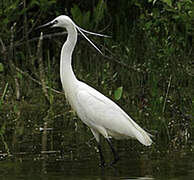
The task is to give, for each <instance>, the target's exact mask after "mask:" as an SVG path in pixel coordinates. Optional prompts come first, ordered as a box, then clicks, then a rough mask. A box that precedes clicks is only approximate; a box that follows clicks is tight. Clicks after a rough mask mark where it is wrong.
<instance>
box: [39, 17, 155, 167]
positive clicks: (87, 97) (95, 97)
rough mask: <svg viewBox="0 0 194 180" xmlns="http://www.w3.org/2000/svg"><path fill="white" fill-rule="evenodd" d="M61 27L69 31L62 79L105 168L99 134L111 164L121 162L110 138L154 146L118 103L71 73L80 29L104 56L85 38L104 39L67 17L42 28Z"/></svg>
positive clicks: (62, 59) (61, 61) (66, 91)
mask: <svg viewBox="0 0 194 180" xmlns="http://www.w3.org/2000/svg"><path fill="white" fill-rule="evenodd" d="M43 27H62V28H66V30H67V32H68V36H67V40H66V42H65V43H64V44H63V47H62V50H61V57H60V78H61V83H62V86H63V90H64V91H65V96H66V99H67V100H68V102H69V103H70V105H71V107H72V108H73V109H74V110H75V111H76V112H77V114H78V116H79V118H80V119H81V120H82V121H83V122H84V123H85V124H86V125H87V126H88V127H89V128H90V129H91V131H92V133H93V135H94V137H95V138H96V141H97V144H98V146H97V147H98V150H99V155H100V163H101V165H102V166H104V165H105V160H104V157H103V154H102V149H101V144H100V135H102V136H104V138H105V139H106V141H107V142H108V144H109V146H110V148H111V151H112V153H113V156H114V160H113V162H112V163H111V164H114V163H116V162H117V161H118V160H119V156H118V154H117V152H116V151H115V149H114V148H113V145H112V143H111V140H110V138H111V137H113V138H115V139H130V138H132V139H137V140H138V141H139V142H140V143H142V144H143V145H145V146H150V145H151V144H152V139H151V138H150V136H151V135H150V134H149V133H147V132H146V131H145V130H143V129H142V128H141V127H140V126H139V125H138V124H137V123H135V122H134V121H133V120H132V119H131V118H130V117H129V116H128V115H127V114H126V113H125V112H124V111H123V110H122V109H121V108H120V107H119V106H118V105H117V104H116V103H114V102H113V101H112V100H110V99H109V98H108V97H106V96H104V95H103V94H101V93H100V92H98V91H97V90H95V89H94V88H92V87H90V86H88V85H87V84H85V83H84V82H81V81H79V80H78V79H77V78H76V76H75V74H74V72H73V70H72V65H71V64H72V63H71V61H72V53H73V50H74V48H75V45H76V42H77V30H78V31H79V32H80V33H81V34H82V35H83V36H84V37H85V38H86V39H87V40H88V41H89V42H90V43H91V44H92V45H93V46H94V47H95V48H96V49H97V50H98V51H99V52H100V53H101V51H100V50H99V49H98V48H97V47H96V46H95V45H94V44H93V43H92V42H91V41H90V40H89V39H88V38H87V37H86V36H85V34H84V32H85V33H88V34H93V35H97V36H105V35H101V34H97V33H93V32H89V31H86V30H84V29H82V28H80V27H78V26H77V25H76V24H75V23H74V22H73V21H72V20H71V19H70V18H69V17H68V16H66V15H60V16H58V17H57V18H55V19H54V20H53V21H51V22H49V23H47V24H44V25H42V26H40V27H39V28H43Z"/></svg>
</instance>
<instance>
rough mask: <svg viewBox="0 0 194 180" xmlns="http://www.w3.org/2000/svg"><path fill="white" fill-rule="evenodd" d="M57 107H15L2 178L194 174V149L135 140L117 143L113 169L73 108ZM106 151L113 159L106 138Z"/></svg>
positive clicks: (127, 178) (97, 179) (1, 155)
mask: <svg viewBox="0 0 194 180" xmlns="http://www.w3.org/2000/svg"><path fill="white" fill-rule="evenodd" d="M59 109H60V108H59ZM54 111H56V109H52V107H51V108H50V109H42V110H41V108H40V109H39V110H38V111H37V108H34V109H33V108H32V107H31V108H29V109H25V111H24V109H23V110H20V109H17V110H16V113H15V115H16V118H15V121H16V122H15V126H14V127H9V126H8V124H9V119H8V120H7V122H8V123H7V125H6V126H7V132H4V134H3V136H4V137H5V138H4V139H5V142H4V143H2V142H1V146H0V160H1V161H0V179H1V180H9V179H10V180H14V179H16V180H19V179H29V180H35V179H43V180H44V179H45V180H50V179H55V180H62V179H67V180H77V179H86V180H87V179H88V180H89V179H92V180H105V179H106V180H109V179H112V180H116V179H123V180H152V179H167V180H168V179H180V180H183V179H184V180H186V179H188V180H190V179H192V178H193V177H194V154H193V151H192V148H191V147H184V148H181V149H177V150H174V149H173V150H169V149H168V150H167V149H165V148H164V149H161V147H160V148H158V146H157V145H156V144H155V145H153V146H152V147H149V148H147V147H143V146H141V145H139V144H138V142H134V141H114V142H113V143H114V146H115V147H116V148H117V150H118V152H119V155H120V161H119V162H118V164H116V165H115V166H114V167H106V168H101V167H99V166H98V163H99V159H98V153H97V150H96V143H95V141H94V140H91V139H92V134H91V132H90V131H89V130H88V129H87V128H86V127H85V126H84V125H83V124H82V123H81V121H80V120H78V119H77V118H76V117H75V116H74V115H73V114H72V113H71V112H68V113H66V114H65V115H64V113H60V112H57V114H58V115H56V112H54ZM61 114H63V115H61ZM64 119H65V120H64ZM72 119H74V120H72ZM161 143H162V142H161ZM5 144H6V145H7V146H6V147H7V149H6V148H5ZM8 150H9V151H8ZM8 152H10V154H8ZM103 152H104V155H105V157H106V160H107V161H110V160H111V158H112V154H111V152H110V150H109V149H108V146H107V145H106V144H105V142H103Z"/></svg>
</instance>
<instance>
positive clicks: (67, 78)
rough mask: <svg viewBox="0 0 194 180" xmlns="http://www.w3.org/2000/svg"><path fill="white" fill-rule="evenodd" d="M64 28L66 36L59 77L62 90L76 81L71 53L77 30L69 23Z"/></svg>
mask: <svg viewBox="0 0 194 180" xmlns="http://www.w3.org/2000/svg"><path fill="white" fill-rule="evenodd" d="M66 29H67V32H68V36H67V40H66V42H65V43H64V44H63V47H62V50H61V59H60V78H61V83H62V86H63V89H64V90H66V89H67V88H69V87H71V85H72V86H73V84H75V82H76V81H78V80H77V79H76V77H75V74H74V72H73V70H72V65H71V59H72V53H73V50H74V48H75V45H76V42H77V30H76V28H75V27H74V26H73V25H69V26H68V27H66Z"/></svg>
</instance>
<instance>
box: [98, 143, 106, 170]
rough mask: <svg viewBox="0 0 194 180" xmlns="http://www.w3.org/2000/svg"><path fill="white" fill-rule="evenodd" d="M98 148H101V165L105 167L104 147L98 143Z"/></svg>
mask: <svg viewBox="0 0 194 180" xmlns="http://www.w3.org/2000/svg"><path fill="white" fill-rule="evenodd" d="M98 150H99V155H100V166H101V167H104V166H105V160H104V156H103V154H102V148H101V144H100V143H98Z"/></svg>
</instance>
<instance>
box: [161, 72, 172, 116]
mask: <svg viewBox="0 0 194 180" xmlns="http://www.w3.org/2000/svg"><path fill="white" fill-rule="evenodd" d="M171 80H172V75H170V78H169V82H168V87H167V91H166V96H165V100H164V104H163V108H162V113H164V111H165V108H166V101H167V98H168V93H169V89H170V85H171Z"/></svg>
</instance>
